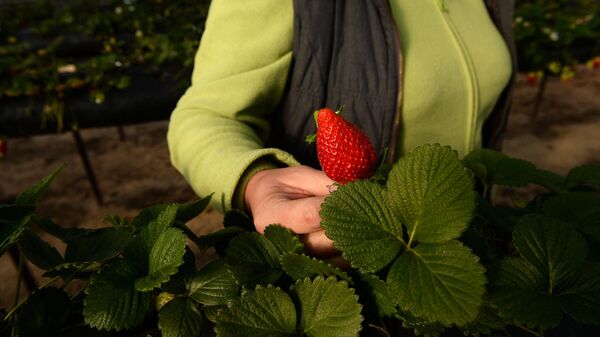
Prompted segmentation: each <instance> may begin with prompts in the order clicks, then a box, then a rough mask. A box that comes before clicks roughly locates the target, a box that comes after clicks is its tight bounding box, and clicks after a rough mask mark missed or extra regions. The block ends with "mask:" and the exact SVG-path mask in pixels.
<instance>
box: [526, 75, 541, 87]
mask: <svg viewBox="0 0 600 337" xmlns="http://www.w3.org/2000/svg"><path fill="white" fill-rule="evenodd" d="M537 81H538V76H537V74H536V73H534V72H530V73H528V74H527V84H529V85H534V84H536V83H537Z"/></svg>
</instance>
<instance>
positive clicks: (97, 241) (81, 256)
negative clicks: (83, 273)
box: [65, 228, 132, 262]
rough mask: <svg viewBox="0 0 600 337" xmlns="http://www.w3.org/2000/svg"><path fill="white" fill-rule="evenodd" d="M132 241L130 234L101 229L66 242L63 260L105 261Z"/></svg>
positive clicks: (111, 229) (112, 229)
mask: <svg viewBox="0 0 600 337" xmlns="http://www.w3.org/2000/svg"><path fill="white" fill-rule="evenodd" d="M131 240H132V236H131V233H129V232H125V231H120V230H117V229H114V228H103V229H99V230H96V231H93V232H90V233H88V234H87V235H84V236H79V237H77V238H75V239H71V240H69V241H67V250H66V251H65V260H67V261H70V262H84V261H100V262H101V261H106V260H108V259H111V258H113V257H115V256H117V255H118V254H119V253H121V252H122V250H123V249H124V248H125V246H127V245H128V244H129V242H130V241H131Z"/></svg>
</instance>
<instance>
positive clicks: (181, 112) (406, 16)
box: [167, 0, 511, 210]
mask: <svg viewBox="0 0 600 337" xmlns="http://www.w3.org/2000/svg"><path fill="white" fill-rule="evenodd" d="M390 5H391V8H392V13H393V15H394V19H395V21H396V24H397V26H398V30H399V32H400V39H401V44H402V50H403V57H404V65H403V68H404V72H403V76H404V77H403V82H404V88H403V93H402V94H403V104H402V107H401V109H402V111H401V116H402V123H401V125H402V129H401V130H400V133H399V137H398V148H399V149H401V151H398V152H399V154H400V155H401V154H402V153H406V152H408V151H410V150H411V149H412V148H414V147H415V146H419V145H422V144H425V143H441V144H443V145H450V146H452V148H454V149H455V150H457V151H458V153H459V155H460V156H464V155H465V154H466V153H468V152H469V151H471V150H472V149H475V148H478V147H480V146H481V128H482V125H483V122H484V121H485V119H486V118H487V116H488V115H489V113H490V112H491V110H492V108H493V106H494V104H495V102H496V100H497V98H498V96H499V95H500V93H501V91H502V89H503V88H504V87H505V86H506V84H507V83H508V80H509V78H510V74H511V63H510V56H509V52H508V49H507V47H506V45H505V44H504V42H503V40H502V37H501V36H500V34H499V33H498V31H497V30H496V28H495V26H494V25H493V23H492V21H491V20H490V18H489V16H488V14H487V11H486V9H485V6H484V4H483V1H482V0H452V1H440V0H390ZM292 40H293V0H254V1H252V2H249V1H245V0H213V2H212V4H211V8H210V11H209V15H208V19H207V21H206V29H205V32H204V35H203V37H202V41H201V44H200V47H199V50H198V53H197V55H196V59H195V67H194V72H193V75H192V85H191V87H190V88H189V89H188V90H187V92H186V93H185V94H184V96H183V97H182V98H181V100H180V101H179V103H178V104H177V107H176V108H175V110H174V111H173V114H172V116H171V121H170V124H169V130H168V136H167V139H168V144H169V150H170V154H171V161H172V163H173V165H174V166H175V168H177V170H179V172H181V174H182V175H183V176H184V177H185V178H186V180H187V181H188V182H189V183H190V185H191V186H192V188H193V189H194V190H195V192H196V193H197V194H198V195H201V196H204V195H207V194H210V193H213V192H215V196H214V197H213V206H216V207H217V208H219V209H221V210H227V209H230V208H232V207H233V208H240V207H243V193H244V187H245V184H246V182H247V180H248V179H249V178H250V177H251V176H252V174H254V173H255V172H257V171H259V170H264V169H268V168H273V167H277V166H287V165H297V164H299V163H298V162H297V161H296V160H295V159H294V158H293V157H292V156H291V155H290V154H288V153H286V152H284V151H281V150H279V149H275V148H264V146H263V144H264V141H265V139H266V137H267V136H268V133H269V122H268V116H269V115H270V114H272V113H276V111H275V110H276V108H277V105H278V103H279V101H280V99H281V97H282V95H283V92H284V89H285V84H286V81H287V75H288V72H289V67H290V64H291V60H292ZM318 108H320V107H315V109H318Z"/></svg>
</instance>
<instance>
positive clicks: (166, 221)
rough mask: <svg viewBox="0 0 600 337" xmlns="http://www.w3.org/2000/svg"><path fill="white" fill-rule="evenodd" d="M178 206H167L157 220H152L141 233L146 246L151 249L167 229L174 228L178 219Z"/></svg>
mask: <svg viewBox="0 0 600 337" xmlns="http://www.w3.org/2000/svg"><path fill="white" fill-rule="evenodd" d="M177 211H178V206H177V205H167V206H166V207H165V208H164V210H162V211H161V212H160V213H159V214H158V215H157V216H156V218H154V219H152V220H150V222H149V223H148V226H147V227H146V228H144V230H142V231H141V233H140V236H141V237H143V238H144V241H145V242H146V246H147V247H148V248H149V249H150V248H152V246H154V242H156V240H158V237H159V236H160V235H161V234H162V233H163V232H164V231H166V230H167V228H169V227H171V226H173V223H175V219H176V218H177Z"/></svg>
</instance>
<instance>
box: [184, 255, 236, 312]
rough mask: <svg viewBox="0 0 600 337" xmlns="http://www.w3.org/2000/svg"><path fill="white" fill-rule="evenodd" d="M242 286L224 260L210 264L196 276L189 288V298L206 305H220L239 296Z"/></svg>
mask: <svg viewBox="0 0 600 337" xmlns="http://www.w3.org/2000/svg"><path fill="white" fill-rule="evenodd" d="M239 293H240V286H239V285H238V283H237V281H236V279H235V277H233V274H232V273H231V271H230V270H229V267H228V266H227V265H226V264H225V263H224V262H223V260H217V261H213V262H211V263H209V264H208V265H206V266H205V267H204V268H202V269H201V270H200V272H198V273H197V275H195V276H194V277H193V278H192V279H191V280H190V283H189V286H188V294H189V295H188V296H189V297H190V298H191V299H192V300H194V301H196V302H198V303H202V304H204V305H208V306H211V305H220V304H225V303H227V301H228V300H230V299H232V298H234V297H236V296H238V295H239Z"/></svg>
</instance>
